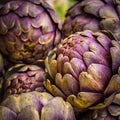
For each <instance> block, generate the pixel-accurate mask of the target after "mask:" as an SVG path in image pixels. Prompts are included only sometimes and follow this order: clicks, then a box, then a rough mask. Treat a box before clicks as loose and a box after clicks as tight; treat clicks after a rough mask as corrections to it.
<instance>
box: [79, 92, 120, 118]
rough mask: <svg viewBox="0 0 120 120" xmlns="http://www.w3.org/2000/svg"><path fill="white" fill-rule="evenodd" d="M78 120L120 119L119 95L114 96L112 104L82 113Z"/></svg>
mask: <svg viewBox="0 0 120 120" xmlns="http://www.w3.org/2000/svg"><path fill="white" fill-rule="evenodd" d="M77 119H78V120H79V119H80V120H119V119H120V93H118V94H117V95H116V96H115V99H114V100H113V101H112V103H111V104H110V105H109V106H107V107H105V108H104V109H100V110H94V111H89V112H86V113H82V114H80V115H79V117H78V118H77Z"/></svg>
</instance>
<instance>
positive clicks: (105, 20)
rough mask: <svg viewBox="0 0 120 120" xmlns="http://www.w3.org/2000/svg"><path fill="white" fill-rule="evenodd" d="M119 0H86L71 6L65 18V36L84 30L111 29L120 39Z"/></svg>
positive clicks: (63, 31)
mask: <svg viewBox="0 0 120 120" xmlns="http://www.w3.org/2000/svg"><path fill="white" fill-rule="evenodd" d="M118 1H119V0H94V2H93V1H89V0H84V1H78V2H77V3H76V4H74V5H73V6H71V7H70V8H69V9H68V11H67V13H66V17H65V20H64V24H63V28H62V35H63V38H65V37H67V36H69V35H70V34H71V33H75V32H77V31H83V30H92V31H93V32H95V31H100V30H109V31H110V32H111V33H112V34H113V35H114V36H115V38H116V39H118V40H119V41H120V9H119V8H120V7H119V6H120V2H118Z"/></svg>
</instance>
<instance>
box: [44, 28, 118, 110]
mask: <svg viewBox="0 0 120 120" xmlns="http://www.w3.org/2000/svg"><path fill="white" fill-rule="evenodd" d="M45 66H46V68H47V72H48V77H47V80H45V81H44V86H45V88H46V89H47V90H48V91H49V92H50V93H51V94H52V95H54V96H61V97H63V98H64V99H66V100H67V101H69V102H70V103H71V104H72V106H73V107H74V109H75V110H76V111H84V110H87V109H99V108H104V107H105V106H107V105H109V104H110V103H111V101H112V99H113V97H114V95H115V94H116V92H117V91H118V90H120V80H118V79H114V77H112V76H113V75H115V74H116V73H117V72H118V68H119V66H120V44H119V42H118V41H117V40H113V36H112V35H111V34H110V33H109V32H107V31H103V33H102V32H92V31H90V30H85V31H82V32H77V33H74V34H72V35H70V36H69V37H68V38H66V39H64V40H63V41H62V42H61V44H59V46H58V47H56V48H55V49H54V50H52V51H50V52H49V54H48V56H47V57H46V59H45Z"/></svg>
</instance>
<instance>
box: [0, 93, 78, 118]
mask: <svg viewBox="0 0 120 120" xmlns="http://www.w3.org/2000/svg"><path fill="white" fill-rule="evenodd" d="M0 118H1V119H4V120H8V119H9V120H17V119H18V120H76V118H75V114H74V111H73V108H72V106H71V105H70V104H69V103H68V102H66V101H64V100H63V99H62V98H61V97H53V96H52V95H50V94H49V93H47V92H37V91H34V92H28V93H22V94H19V95H10V96H8V98H6V99H5V100H4V101H3V102H2V103H1V104H0Z"/></svg>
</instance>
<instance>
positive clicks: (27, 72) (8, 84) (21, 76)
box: [4, 62, 45, 98]
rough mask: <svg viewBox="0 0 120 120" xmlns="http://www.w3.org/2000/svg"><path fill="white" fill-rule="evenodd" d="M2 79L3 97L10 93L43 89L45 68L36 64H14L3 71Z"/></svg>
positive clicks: (40, 90) (41, 90)
mask: <svg viewBox="0 0 120 120" xmlns="http://www.w3.org/2000/svg"><path fill="white" fill-rule="evenodd" d="M41 63H42V62H41ZM4 79H5V80H4V98H6V97H7V96H9V95H11V94H21V93H25V92H31V91H39V92H43V91H45V88H44V86H43V81H44V80H45V68H44V67H43V66H40V65H37V64H17V65H14V66H12V67H11V68H10V69H8V71H7V72H6V73H5V77H4Z"/></svg>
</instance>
